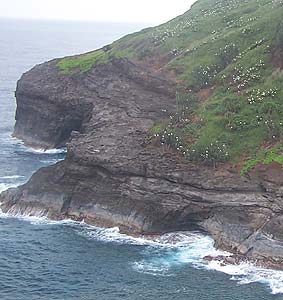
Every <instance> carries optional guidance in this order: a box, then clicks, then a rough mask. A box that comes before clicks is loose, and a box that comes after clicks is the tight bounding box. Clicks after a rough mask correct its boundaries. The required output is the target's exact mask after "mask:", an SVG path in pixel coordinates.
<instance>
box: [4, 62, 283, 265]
mask: <svg viewBox="0 0 283 300" xmlns="http://www.w3.org/2000/svg"><path fill="white" fill-rule="evenodd" d="M16 96H17V105H18V106H17V115H16V120H17V122H16V126H15V136H17V137H19V138H21V139H23V140H24V141H25V142H26V143H27V144H30V145H32V146H36V147H47V148H52V147H59V146H61V145H64V144H65V143H66V142H67V141H68V143H67V147H68V153H67V158H66V159H65V160H64V161H63V162H59V163H57V164H56V165H54V166H51V167H47V168H42V169H41V170H39V171H38V172H36V173H35V174H34V175H33V176H32V178H31V179H30V181H29V182H28V183H27V184H25V185H23V186H20V187H19V188H16V189H10V190H8V191H6V192H4V193H2V195H1V196H0V202H2V209H3V210H4V211H5V212H7V211H10V212H14V213H22V214H24V213H29V214H35V215H38V214H42V215H47V216H48V217H50V218H53V219H62V218H70V217H71V218H73V219H75V220H82V219H84V220H85V221H87V222H89V223H94V224H98V225H102V226H113V225H115V226H120V227H121V228H122V229H123V230H124V231H125V232H130V233H161V232H168V231H174V230H204V231H206V232H208V233H210V234H211V235H212V236H213V237H214V239H215V241H216V244H217V246H218V247H219V248H221V249H225V250H229V251H232V252H235V253H240V254H244V255H247V256H251V257H254V258H257V259H270V258H272V261H275V262H276V263H278V264H282V262H283V234H282V232H283V230H282V224H283V213H282V208H283V204H282V194H283V191H282V189H280V188H279V187H280V186H281V185H282V182H283V180H282V178H280V176H277V175H276V176H272V174H271V175H270V174H269V175H270V176H267V175H266V174H267V173H266V172H257V173H255V174H254V176H251V178H242V177H240V176H239V175H238V173H237V172H235V171H234V170H233V169H227V168H226V169H209V168H204V167H202V166H193V165H188V164H186V163H185V162H182V160H181V159H180V157H178V156H176V155H175V154H174V153H170V152H168V151H164V149H161V148H158V147H154V145H150V144H148V143H146V141H147V135H148V131H149V129H150V128H151V127H152V126H153V125H154V124H155V123H156V122H158V121H160V120H162V119H163V118H164V117H166V115H167V114H169V113H170V112H172V111H174V109H175V83H174V82H172V81H170V80H168V79H164V77H163V76H162V77H161V76H159V75H158V74H157V73H156V72H154V73H153V72H151V71H150V70H148V69H147V70H146V69H144V68H142V67H140V66H137V65H135V64H133V63H132V62H130V61H128V60H125V59H123V60H122V59H114V60H112V61H111V62H109V63H108V64H104V65H97V66H96V67H93V68H92V69H91V70H90V71H89V72H88V73H76V74H73V75H68V76H65V75H61V74H60V73H59V71H58V68H57V61H56V60H53V61H51V62H48V63H45V64H42V65H39V66H36V67H35V68H34V69H32V70H31V71H29V72H27V73H26V74H24V75H23V77H22V78H21V79H20V81H19V82H18V86H17V92H16ZM165 108H166V110H167V111H165ZM273 170H276V168H274V169H273ZM273 178H276V180H274V179H273Z"/></svg>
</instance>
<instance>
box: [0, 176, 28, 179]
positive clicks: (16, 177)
mask: <svg viewBox="0 0 283 300" xmlns="http://www.w3.org/2000/svg"><path fill="white" fill-rule="evenodd" d="M19 178H24V176H21V175H12V176H3V177H0V180H1V179H19Z"/></svg>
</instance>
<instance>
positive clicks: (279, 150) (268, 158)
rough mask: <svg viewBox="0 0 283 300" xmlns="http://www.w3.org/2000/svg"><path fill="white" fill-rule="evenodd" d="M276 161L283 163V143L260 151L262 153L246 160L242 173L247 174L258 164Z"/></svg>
mask: <svg viewBox="0 0 283 300" xmlns="http://www.w3.org/2000/svg"><path fill="white" fill-rule="evenodd" d="M274 162H275V163H278V164H281V165H283V146H282V145H276V146H275V147H273V148H272V149H266V150H264V151H260V153H259V154H258V155H257V156H256V157H255V158H254V159H250V160H248V161H246V163H245V164H244V165H243V167H242V169H241V175H245V174H246V173H248V171H250V170H251V169H252V168H254V167H255V166H256V165H258V164H264V165H269V164H270V163H274Z"/></svg>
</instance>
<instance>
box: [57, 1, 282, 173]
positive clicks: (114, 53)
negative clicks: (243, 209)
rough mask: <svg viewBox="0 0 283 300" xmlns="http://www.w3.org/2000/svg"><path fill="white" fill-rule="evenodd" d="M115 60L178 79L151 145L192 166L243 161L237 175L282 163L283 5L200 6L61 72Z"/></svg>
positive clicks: (68, 63) (71, 61) (66, 63)
mask: <svg viewBox="0 0 283 300" xmlns="http://www.w3.org/2000/svg"><path fill="white" fill-rule="evenodd" d="M112 57H126V58H129V59H132V60H134V61H139V62H142V63H144V64H145V65H150V66H152V67H154V68H155V69H157V70H163V71H168V73H169V71H170V74H174V75H175V77H176V79H177V82H178V93H177V95H176V103H177V111H176V114H175V115H172V116H170V119H168V120H164V122H163V123H162V124H157V125H156V126H155V127H154V128H152V130H151V133H150V136H151V139H157V140H158V141H160V143H161V144H163V145H168V146H169V147H171V148H173V149H175V150H176V151H179V152H180V154H181V155H184V156H185V157H186V159H188V160H191V161H197V162H202V163H208V164H213V165H215V164H218V163H224V162H226V161H230V162H232V163H235V164H238V163H240V164H241V165H242V174H244V173H245V172H247V171H248V170H249V169H250V168H252V167H254V166H255V165H256V164H257V163H262V162H264V163H270V162H273V161H275V162H280V163H282V161H283V148H282V147H281V143H282V139H283V71H282V68H283V1H282V0H273V1H272V0H218V1H217V0H199V1H198V2H196V3H195V4H194V5H193V7H192V8H191V10H189V11H188V12H187V13H185V14H184V15H182V16H180V17H177V18H176V19H173V20H171V21H170V22H168V23H166V24H163V25H161V26H158V27H155V28H149V29H145V30H143V31H141V32H139V33H135V34H132V35H128V36H126V37H124V38H122V39H120V40H118V41H117V42H115V43H113V44H112V45H109V46H106V47H104V48H103V49H100V50H98V51H94V52H91V53H88V54H84V55H80V56H77V57H71V58H65V59H63V60H62V61H60V62H59V64H58V66H59V69H60V71H61V72H62V74H65V75H67V74H70V73H74V72H87V71H89V70H90V69H91V67H92V66H93V65H94V64H105V63H107V61H108V60H109V59H111V58H112ZM164 109H166V107H164Z"/></svg>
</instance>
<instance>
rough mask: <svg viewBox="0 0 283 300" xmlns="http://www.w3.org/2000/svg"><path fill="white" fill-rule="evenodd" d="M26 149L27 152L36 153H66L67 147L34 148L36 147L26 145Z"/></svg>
mask: <svg viewBox="0 0 283 300" xmlns="http://www.w3.org/2000/svg"><path fill="white" fill-rule="evenodd" d="M23 147H24V148H25V150H26V152H31V153H35V154H64V153H66V152H67V149H66V148H62V149H47V150H45V149H34V148H29V147H26V146H23Z"/></svg>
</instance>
